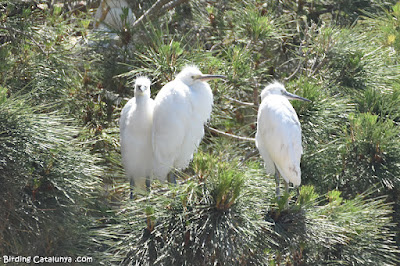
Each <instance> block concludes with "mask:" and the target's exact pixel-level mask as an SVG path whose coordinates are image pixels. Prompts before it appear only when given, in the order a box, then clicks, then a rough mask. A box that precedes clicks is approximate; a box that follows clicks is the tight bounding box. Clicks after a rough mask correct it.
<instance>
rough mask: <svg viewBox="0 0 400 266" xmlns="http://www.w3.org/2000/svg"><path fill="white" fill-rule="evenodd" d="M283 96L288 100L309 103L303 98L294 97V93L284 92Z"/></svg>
mask: <svg viewBox="0 0 400 266" xmlns="http://www.w3.org/2000/svg"><path fill="white" fill-rule="evenodd" d="M283 95H285V96H286V97H288V98H289V99H290V100H300V101H305V102H311V101H310V100H309V99H306V98H303V97H301V96H299V95H296V94H294V93H290V92H287V91H286V92H284V93H283Z"/></svg>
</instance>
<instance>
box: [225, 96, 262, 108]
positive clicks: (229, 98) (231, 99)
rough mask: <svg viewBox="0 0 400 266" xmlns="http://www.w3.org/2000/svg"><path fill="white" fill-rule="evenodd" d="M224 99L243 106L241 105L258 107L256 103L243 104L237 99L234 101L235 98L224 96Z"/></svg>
mask: <svg viewBox="0 0 400 266" xmlns="http://www.w3.org/2000/svg"><path fill="white" fill-rule="evenodd" d="M224 98H226V99H228V100H229V101H232V102H235V103H238V104H241V105H246V106H252V107H256V105H255V104H254V103H248V102H242V101H240V100H236V99H233V98H231V97H228V96H224Z"/></svg>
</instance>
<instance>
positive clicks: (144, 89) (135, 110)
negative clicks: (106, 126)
mask: <svg viewBox="0 0 400 266" xmlns="http://www.w3.org/2000/svg"><path fill="white" fill-rule="evenodd" d="M150 84H151V82H150V80H149V79H148V78H147V77H138V78H137V79H136V81H135V86H134V91H135V97H133V98H132V99H130V100H129V101H128V102H127V103H126V105H125V106H124V108H123V109H122V112H121V118H120V121H119V127H120V137H121V153H122V163H123V166H124V168H125V173H126V176H127V177H128V178H129V179H130V183H131V189H132V187H133V186H136V187H138V188H141V189H145V188H146V187H148V186H149V185H150V178H151V176H152V169H153V148H152V133H151V132H152V124H153V109H154V100H153V99H151V98H150ZM132 196H133V195H132V191H131V198H132Z"/></svg>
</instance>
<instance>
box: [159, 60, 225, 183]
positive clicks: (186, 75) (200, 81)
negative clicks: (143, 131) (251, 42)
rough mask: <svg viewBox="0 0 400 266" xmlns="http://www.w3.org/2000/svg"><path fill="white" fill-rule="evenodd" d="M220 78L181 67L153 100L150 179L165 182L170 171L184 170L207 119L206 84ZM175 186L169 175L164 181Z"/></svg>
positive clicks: (208, 94)
mask: <svg viewBox="0 0 400 266" xmlns="http://www.w3.org/2000/svg"><path fill="white" fill-rule="evenodd" d="M215 78H224V76H221V75H206V74H202V73H201V71H200V70H199V69H198V68H197V67H195V66H187V67H185V68H184V69H183V70H182V71H181V72H180V73H179V74H178V75H177V76H176V78H175V79H174V80H173V81H171V82H169V83H167V84H166V85H165V86H164V87H163V88H162V89H161V90H160V92H159V93H158V94H157V96H156V98H155V99H154V104H155V106H154V118H153V151H154V177H156V178H158V179H159V180H161V181H165V180H166V178H167V175H168V173H169V172H170V171H171V170H172V169H173V168H175V169H184V168H186V167H187V166H188V164H189V162H190V161H191V159H192V157H193V153H194V152H195V151H196V149H197V147H198V145H199V144H200V141H201V139H202V138H203V136H204V124H205V123H206V122H207V120H208V119H209V118H210V115H211V110H212V105H213V94H212V91H211V88H210V85H208V83H207V82H206V81H208V80H211V79H215ZM168 179H169V181H170V182H173V183H175V177H174V175H173V173H172V172H171V175H170V176H169V177H168Z"/></svg>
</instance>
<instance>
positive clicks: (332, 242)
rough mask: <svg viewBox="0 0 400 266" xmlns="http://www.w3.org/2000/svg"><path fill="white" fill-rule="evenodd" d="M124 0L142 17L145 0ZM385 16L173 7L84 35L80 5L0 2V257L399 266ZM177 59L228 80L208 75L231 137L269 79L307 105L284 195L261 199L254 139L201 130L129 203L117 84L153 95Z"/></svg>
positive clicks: (271, 188) (367, 5)
mask: <svg viewBox="0 0 400 266" xmlns="http://www.w3.org/2000/svg"><path fill="white" fill-rule="evenodd" d="M47 2H48V1H47ZM53 2H54V1H53ZM75 2H77V1H68V3H67V4H68V5H74V3H75ZM89 2H92V1H89ZM128 2H129V5H131V7H132V10H133V11H134V13H135V15H136V17H139V16H140V15H141V14H143V13H144V12H145V11H146V10H148V9H149V8H150V7H151V6H152V5H153V4H154V3H155V2H156V1H155V0H152V1H136V0H135V1H133V0H132V1H128ZM38 3H40V4H42V5H40V6H39V5H38ZM43 6H47V7H43ZM399 8H400V7H399V3H397V4H395V2H394V1H381V0H371V1H364V0H362V1H358V0H357V1H331V0H321V1H267V2H265V1H258V0H250V1H207V2H204V1H187V2H186V3H184V4H181V5H179V6H178V7H177V8H175V9H171V10H169V11H168V12H165V14H160V15H159V16H158V17H156V18H151V19H149V20H144V23H143V24H142V25H140V27H136V28H132V25H128V24H127V23H125V27H124V28H123V29H122V30H113V31H112V32H111V33H105V32H100V33H96V32H94V31H93V29H92V25H93V21H92V17H91V15H90V12H87V11H88V9H89V7H86V9H85V8H81V7H79V6H76V8H72V9H71V10H70V11H68V10H66V9H65V7H61V6H57V5H53V6H48V5H47V4H45V3H44V1H1V2H0V61H1V62H2V64H0V168H1V169H0V183H2V184H3V189H2V191H1V192H0V194H1V195H2V196H1V199H2V200H0V212H1V213H2V214H3V213H4V215H3V216H1V217H0V250H1V251H2V253H4V254H6V253H10V254H11V253H13V254H17V255H24V254H26V255H36V253H38V254H41V255H42V254H43V255H56V254H61V253H62V254H61V255H69V254H70V255H83V254H82V251H85V253H88V252H89V253H92V254H93V255H94V256H95V257H97V258H98V262H100V261H101V262H102V263H104V264H120V263H122V264H134V263H137V264H145V265H153V264H158V265H192V264H194V265H197V264H198V265H208V264H217V265H243V264H254V265H277V264H278V265H279V264H288V265H326V264H336V265H343V264H345V265H346V264H348V265H355V264H363V265H364V264H365V265H385V264H389V265H394V264H396V263H398V257H399V256H398V255H399V254H398V243H397V246H396V244H395V243H394V242H393V240H394V233H395V232H398V226H399V224H398V221H399V213H400V210H399V197H398V195H399V194H398V193H399V191H400V187H399V176H400V171H399V165H400V161H399V158H400V150H399V147H400V143H399V142H398V140H397V139H398V136H399V129H398V123H399V119H400V110H399V106H400V102H399V91H400V87H399V82H398V80H399V75H400V74H399V73H400V71H399V64H398V61H399V56H398V51H399V40H400V36H399V30H398V28H399V17H400V15H399V10H400V9H399ZM126 12H127V10H125V14H124V15H123V18H122V19H123V20H124V19H126V18H127V13H126ZM125 22H126V21H125ZM113 36H114V37H115V38H114V37H113ZM187 64H195V65H197V66H199V68H200V69H201V71H202V72H203V73H213V74H223V75H226V76H227V80H226V81H224V82H223V81H217V82H210V86H211V88H212V90H213V94H214V107H213V113H212V117H211V121H210V124H209V126H211V127H215V128H217V129H219V130H222V131H225V132H228V133H232V134H235V135H241V136H246V137H254V134H255V130H256V124H255V121H256V115H257V108H258V104H259V94H260V92H261V90H262V88H263V86H264V85H265V84H266V83H267V82H269V81H271V80H272V79H277V80H279V81H282V82H284V83H285V86H286V87H287V89H288V90H289V91H291V92H295V93H296V94H299V95H301V96H304V97H306V98H308V99H310V100H311V101H312V102H310V103H306V102H300V101H298V102H296V101H295V102H293V103H292V104H293V106H294V108H295V109H296V111H297V113H298V115H299V118H300V121H301V124H302V132H303V147H304V154H303V157H302V164H301V168H302V184H303V186H302V187H300V190H299V194H298V195H296V193H295V192H294V191H291V193H288V194H286V195H284V196H283V197H281V198H280V199H279V200H278V199H276V198H275V184H274V180H273V178H272V177H269V176H265V173H264V170H263V169H262V160H261V158H260V157H259V156H253V157H249V156H248V154H250V152H251V151H252V150H254V148H255V147H254V144H252V143H251V142H248V141H246V142H243V141H240V140H232V139H229V138H226V137H225V136H219V135H216V134H215V133H213V132H212V131H208V130H206V136H205V138H204V140H203V142H202V143H201V147H199V150H200V152H198V153H197V154H195V156H194V160H193V162H192V164H191V165H190V167H189V169H188V170H186V171H185V173H180V174H179V175H180V177H181V179H180V181H179V183H180V184H179V185H177V186H168V185H165V184H160V183H157V182H154V183H153V184H152V186H151V191H150V193H149V194H146V195H137V197H136V199H134V200H132V201H127V195H128V193H129V185H128V182H127V181H126V180H124V179H123V176H124V173H123V171H122V167H121V158H120V154H119V129H118V118H119V113H120V111H121V108H122V106H123V105H124V104H125V103H126V101H127V100H128V99H129V98H130V97H132V96H133V90H132V86H131V83H132V81H133V80H134V79H135V77H136V76H137V75H138V74H145V75H148V76H149V77H150V78H151V80H152V95H153V96H155V95H156V93H157V92H158V91H159V90H160V89H161V87H162V86H163V85H164V84H166V83H167V82H169V81H170V80H172V79H173V78H174V77H175V75H176V73H177V72H178V71H180V70H181V68H182V67H183V66H184V65H187ZM77 126H78V127H77ZM243 157H246V158H245V160H242V159H239V158H243ZM101 181H103V183H102V184H101ZM100 184H101V185H100ZM365 191H368V192H365ZM100 195H101V196H100ZM99 196H100V199H99ZM388 202H394V205H393V206H394V208H393V209H394V212H393V211H392V205H391V204H389V203H388ZM82 213H84V215H82ZM391 219H392V220H391ZM394 223H396V224H394ZM396 230H397V231H396ZM89 234H90V235H91V237H92V238H91V239H90V238H89V237H88V235H89ZM397 237H398V236H397ZM43 239H46V241H44V240H43ZM397 240H398V239H397ZM398 241H399V240H398ZM85 255H86V254H85ZM96 263H97V261H96ZM196 263H197V264H196Z"/></svg>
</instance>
